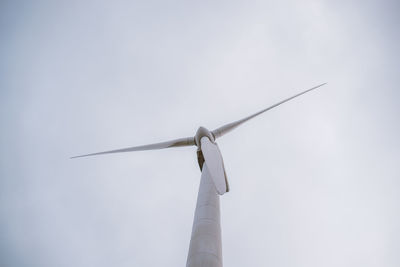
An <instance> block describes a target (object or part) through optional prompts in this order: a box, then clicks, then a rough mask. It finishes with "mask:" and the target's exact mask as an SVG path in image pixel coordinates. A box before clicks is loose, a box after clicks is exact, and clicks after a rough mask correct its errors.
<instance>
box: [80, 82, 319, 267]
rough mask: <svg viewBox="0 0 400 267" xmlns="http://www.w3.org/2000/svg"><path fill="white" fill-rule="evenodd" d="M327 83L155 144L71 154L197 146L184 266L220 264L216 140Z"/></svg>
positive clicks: (220, 171)
mask: <svg viewBox="0 0 400 267" xmlns="http://www.w3.org/2000/svg"><path fill="white" fill-rule="evenodd" d="M325 84H326V83H323V84H320V85H317V86H315V87H313V88H311V89H308V90H305V91H303V92H301V93H298V94H296V95H294V96H292V97H289V98H287V99H285V100H282V101H280V102H278V103H276V104H274V105H272V106H270V107H268V108H266V109H263V110H261V111H259V112H257V113H255V114H252V115H250V116H248V117H245V118H243V119H241V120H238V121H235V122H232V123H228V124H225V125H223V126H221V127H219V128H217V129H215V130H213V131H209V130H208V129H206V128H204V127H200V128H199V129H198V130H197V132H196V135H195V136H194V137H185V138H179V139H175V140H171V141H167V142H161V143H156V144H150V145H144V146H135V147H128V148H122V149H116V150H110V151H104V152H98V153H92V154H86V155H81V156H75V157H72V158H79V157H87V156H95V155H102V154H111V153H121V152H131V151H141V150H154V149H163V148H169V147H181V146H197V160H198V163H199V167H200V170H201V180H200V187H199V193H198V196H197V204H196V209H195V214H194V219H193V227H192V235H191V238H190V245H189V252H188V257H187V262H186V266H187V267H222V265H223V264H222V240H221V224H220V205H219V196H220V195H223V194H225V193H226V192H229V185H228V179H227V176H226V172H225V166H224V162H223V159H222V155H221V152H220V150H219V148H218V145H217V143H216V142H215V140H216V139H217V138H220V137H222V136H223V135H224V134H226V133H228V132H230V131H232V130H233V129H235V128H237V127H238V126H240V125H241V124H243V123H245V122H246V121H248V120H250V119H252V118H254V117H256V116H258V115H260V114H262V113H264V112H266V111H268V110H270V109H272V108H275V107H277V106H279V105H281V104H283V103H285V102H287V101H289V100H291V99H293V98H296V97H298V96H300V95H303V94H305V93H307V92H309V91H312V90H315V89H317V88H318V87H321V86H323V85H325Z"/></svg>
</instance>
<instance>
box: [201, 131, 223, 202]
mask: <svg viewBox="0 0 400 267" xmlns="http://www.w3.org/2000/svg"><path fill="white" fill-rule="evenodd" d="M200 142H201V151H202V152H203V156H204V160H205V162H204V164H206V165H207V168H203V170H208V172H209V173H210V175H211V178H212V180H213V182H214V185H215V189H216V190H217V192H218V194H220V195H223V194H225V193H226V192H228V191H229V187H228V180H227V179H226V174H225V167H224V161H223V160H222V155H221V152H220V151H219V148H218V145H217V144H215V143H212V142H211V141H210V139H208V137H203V138H201V140H200Z"/></svg>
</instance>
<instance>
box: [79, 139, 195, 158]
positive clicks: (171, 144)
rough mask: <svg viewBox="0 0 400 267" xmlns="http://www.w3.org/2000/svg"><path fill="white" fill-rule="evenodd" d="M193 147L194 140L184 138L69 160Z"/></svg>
mask: <svg viewBox="0 0 400 267" xmlns="http://www.w3.org/2000/svg"><path fill="white" fill-rule="evenodd" d="M193 145H194V138H193V137H186V138H179V139H175V140H171V141H167V142H161V143H156V144H150V145H144V146H134V147H127V148H121V149H116V150H110V151H103V152H97V153H91V154H86V155H80V156H75V157H71V159H74V158H81V157H88V156H95V155H102V154H111V153H121V152H132V151H142V150H154V149H163V148H169V147H179V146H193Z"/></svg>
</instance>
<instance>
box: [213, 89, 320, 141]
mask: <svg viewBox="0 0 400 267" xmlns="http://www.w3.org/2000/svg"><path fill="white" fill-rule="evenodd" d="M325 84H326V83H322V84H320V85H317V86H315V87H313V88H310V89H308V90H305V91H303V92H301V93H298V94H296V95H294V96H292V97H289V98H286V99H285V100H282V101H280V102H278V103H276V104H274V105H272V106H270V107H268V108H266V109H263V110H261V111H259V112H257V113H255V114H253V115H250V116H248V117H246V118H244V119H241V120H238V121H235V122H231V123H228V124H225V125H224V126H221V127H219V128H217V129H215V130H214V131H212V134H213V135H214V137H215V138H218V137H221V136H223V135H224V134H226V133H228V132H230V131H232V130H233V129H235V128H236V127H238V126H240V125H241V124H243V123H245V122H246V121H248V120H251V119H252V118H254V117H257V116H258V115H260V114H262V113H264V112H266V111H268V110H270V109H273V108H275V107H277V106H279V105H281V104H283V103H285V102H287V101H289V100H292V99H293V98H296V97H298V96H301V95H302V94H305V93H307V92H310V91H312V90H315V89H317V88H318V87H321V86H323V85H325Z"/></svg>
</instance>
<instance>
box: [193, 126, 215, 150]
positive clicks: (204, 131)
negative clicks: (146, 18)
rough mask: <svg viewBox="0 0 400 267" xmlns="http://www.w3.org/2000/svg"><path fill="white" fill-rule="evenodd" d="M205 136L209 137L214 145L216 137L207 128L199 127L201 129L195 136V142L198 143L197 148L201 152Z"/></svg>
mask: <svg viewBox="0 0 400 267" xmlns="http://www.w3.org/2000/svg"><path fill="white" fill-rule="evenodd" d="M204 136H206V137H208V139H210V141H211V142H213V143H214V141H215V138H214V135H213V134H212V133H211V132H210V131H209V130H208V129H207V128H205V127H202V126H201V127H199V129H198V130H197V132H196V135H195V136H194V142H195V143H196V146H197V147H198V148H199V150H200V149H201V143H200V140H201V138H203V137H204Z"/></svg>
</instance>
